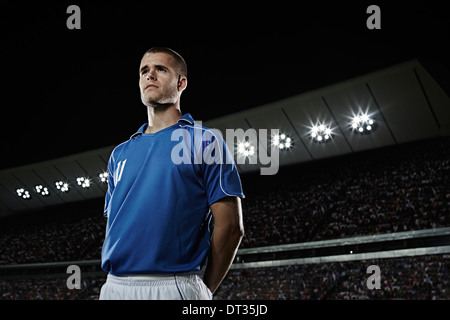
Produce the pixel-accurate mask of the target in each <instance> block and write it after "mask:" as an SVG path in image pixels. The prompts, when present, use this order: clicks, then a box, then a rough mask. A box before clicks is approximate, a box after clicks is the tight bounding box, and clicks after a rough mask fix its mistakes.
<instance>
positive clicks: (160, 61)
mask: <svg viewBox="0 0 450 320" xmlns="http://www.w3.org/2000/svg"><path fill="white" fill-rule="evenodd" d="M153 65H161V66H165V67H168V68H174V65H175V59H174V58H173V57H172V56H171V55H169V54H167V53H164V52H151V53H146V54H145V55H144V56H143V57H142V60H141V64H140V67H139V68H142V67H144V66H153Z"/></svg>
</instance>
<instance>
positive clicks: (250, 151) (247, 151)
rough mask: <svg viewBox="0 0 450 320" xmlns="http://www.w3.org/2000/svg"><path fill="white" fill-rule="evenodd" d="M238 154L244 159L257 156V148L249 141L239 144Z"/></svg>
mask: <svg viewBox="0 0 450 320" xmlns="http://www.w3.org/2000/svg"><path fill="white" fill-rule="evenodd" d="M237 153H238V154H239V155H241V156H244V157H249V156H253V155H254V154H255V147H254V146H252V144H251V143H250V142H248V141H246V142H239V143H238V149H237Z"/></svg>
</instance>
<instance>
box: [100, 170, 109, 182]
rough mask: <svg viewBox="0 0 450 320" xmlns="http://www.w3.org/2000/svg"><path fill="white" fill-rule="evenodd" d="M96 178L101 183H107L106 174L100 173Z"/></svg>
mask: <svg viewBox="0 0 450 320" xmlns="http://www.w3.org/2000/svg"><path fill="white" fill-rule="evenodd" d="M98 177H99V178H100V181H101V182H103V183H106V182H108V172H102V173H100V174H99V175H98Z"/></svg>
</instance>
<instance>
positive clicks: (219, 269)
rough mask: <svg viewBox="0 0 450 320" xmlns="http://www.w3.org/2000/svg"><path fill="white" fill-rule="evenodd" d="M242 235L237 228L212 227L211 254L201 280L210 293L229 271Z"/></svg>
mask: <svg viewBox="0 0 450 320" xmlns="http://www.w3.org/2000/svg"><path fill="white" fill-rule="evenodd" d="M243 235H244V231H243V229H242V228H241V227H239V226H215V227H214V232H213V236H212V239H211V254H210V257H209V260H208V265H207V267H206V270H205V275H204V278H203V281H204V282H205V284H206V285H207V286H208V288H209V289H210V290H211V292H212V293H214V292H215V291H216V289H217V288H218V287H219V285H220V283H221V282H222V280H223V279H224V278H225V276H226V274H227V272H228V270H229V269H230V266H231V264H232V263H233V260H234V257H235V256H236V252H237V249H238V248H239V244H240V243H241V240H242V237H243Z"/></svg>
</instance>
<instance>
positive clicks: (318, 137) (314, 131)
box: [309, 124, 334, 143]
mask: <svg viewBox="0 0 450 320" xmlns="http://www.w3.org/2000/svg"><path fill="white" fill-rule="evenodd" d="M309 137H310V138H311V140H312V141H314V142H317V143H326V142H330V141H331V140H332V139H333V137H334V133H333V129H332V128H331V126H330V125H325V124H317V125H314V126H312V128H311V129H310V130H309Z"/></svg>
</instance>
